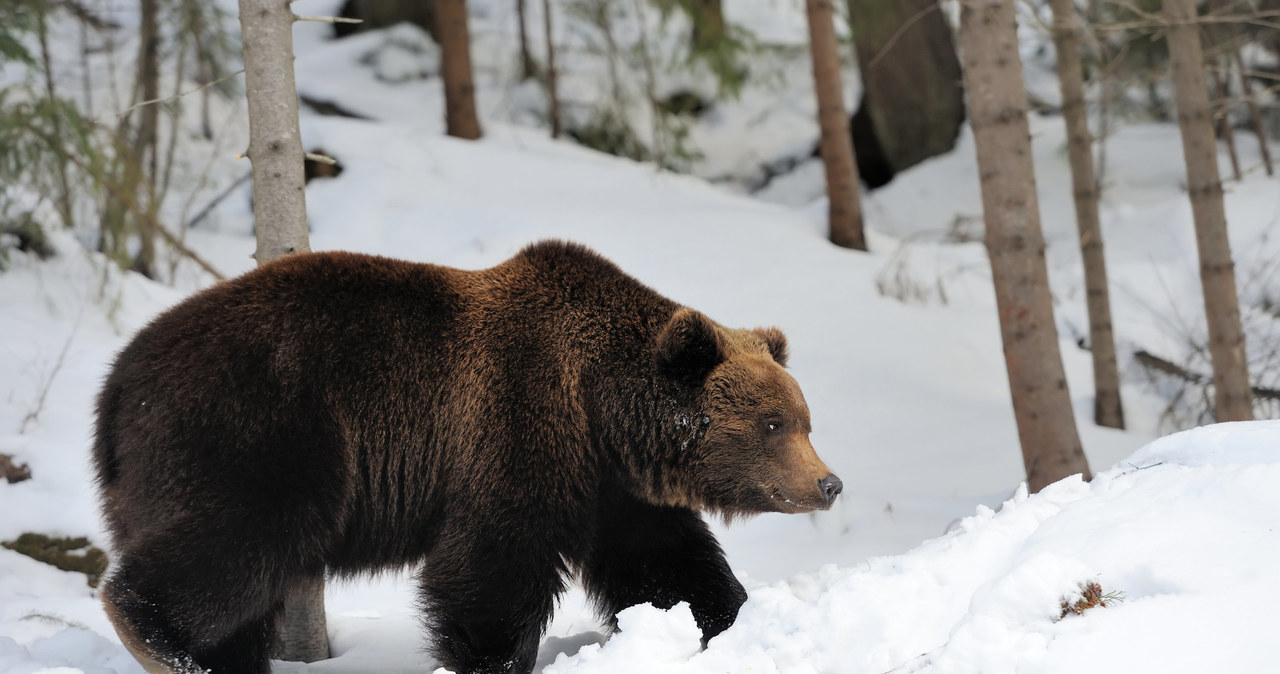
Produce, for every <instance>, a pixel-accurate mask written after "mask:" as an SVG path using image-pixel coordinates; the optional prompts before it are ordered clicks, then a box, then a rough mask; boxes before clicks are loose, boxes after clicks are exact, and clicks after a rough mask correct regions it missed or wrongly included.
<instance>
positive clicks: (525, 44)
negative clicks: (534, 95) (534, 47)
mask: <svg viewBox="0 0 1280 674" xmlns="http://www.w3.org/2000/svg"><path fill="white" fill-rule="evenodd" d="M525 2H526V0H516V21H517V23H519V26H518V28H519V31H520V79H522V80H527V79H529V78H530V77H533V76H534V75H535V74H537V72H538V68H537V66H535V65H534V63H533V52H531V51H530V50H529V28H528V26H527V25H526V23H525V20H526V17H525V14H527V12H526V11H525Z"/></svg>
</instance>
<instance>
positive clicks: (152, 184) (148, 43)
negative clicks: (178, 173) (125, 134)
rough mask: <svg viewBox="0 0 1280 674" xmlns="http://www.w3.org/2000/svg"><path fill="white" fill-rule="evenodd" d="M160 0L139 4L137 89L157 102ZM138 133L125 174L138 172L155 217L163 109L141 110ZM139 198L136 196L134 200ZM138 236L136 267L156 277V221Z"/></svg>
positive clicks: (140, 225) (136, 182)
mask: <svg viewBox="0 0 1280 674" xmlns="http://www.w3.org/2000/svg"><path fill="white" fill-rule="evenodd" d="M158 5H159V3H158V0H142V2H141V3H139V10H140V12H139V14H140V16H139V26H138V43H139V49H138V82H137V83H138V90H139V91H141V97H142V100H143V101H154V100H156V99H157V98H159V97H160V19H159V13H160V8H159V6H158ZM139 113H140V119H139V121H138V129H137V133H136V134H135V135H134V137H133V158H132V161H134V162H137V166H136V167H130V169H128V170H126V173H131V172H136V174H135V175H136V177H137V179H136V180H134V181H131V182H130V184H131V185H133V186H134V189H135V190H137V189H139V188H141V189H140V191H142V192H145V193H146V195H147V211H148V213H151V214H153V215H154V214H155V213H157V212H158V211H159V204H156V203H155V200H156V181H157V180H158V179H159V177H158V176H157V175H156V174H157V167H158V162H157V157H156V143H157V139H158V137H159V130H160V106H159V104H157V103H150V104H147V105H144V106H142V109H141V110H139ZM135 198H136V197H135ZM138 237H139V239H140V243H141V245H140V246H139V247H138V255H137V257H136V258H134V261H133V266H134V269H136V270H137V271H138V272H140V273H142V274H143V275H145V276H147V277H148V278H155V264H156V231H155V220H154V219H152V218H147V219H146V220H143V221H142V222H139V223H138Z"/></svg>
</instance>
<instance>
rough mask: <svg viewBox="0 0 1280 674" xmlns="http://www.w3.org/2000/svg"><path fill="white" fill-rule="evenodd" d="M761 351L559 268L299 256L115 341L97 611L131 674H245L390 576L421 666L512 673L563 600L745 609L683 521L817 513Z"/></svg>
mask: <svg viewBox="0 0 1280 674" xmlns="http://www.w3.org/2000/svg"><path fill="white" fill-rule="evenodd" d="M786 352H787V347H786V342H785V339H784V337H783V335H782V333H781V332H779V331H778V330H777V329H774V328H769V329H757V330H733V329H728V328H725V327H722V326H720V325H717V324H716V323H713V322H712V321H711V320H710V319H708V318H707V317H706V316H704V315H703V314H701V313H698V312H696V311H693V310H691V309H688V308H685V307H681V306H679V305H678V304H676V303H675V302H673V301H671V300H669V299H667V298H665V297H662V296H661V295H659V294H658V293H656V292H654V291H653V290H651V289H649V288H647V287H645V286H644V285H642V284H641V283H640V282H638V281H637V280H635V279H634V278H632V277H630V276H628V275H627V274H625V273H624V272H622V271H621V270H620V269H618V268H617V267H616V266H614V265H613V264H612V263H611V262H609V261H607V260H605V259H604V258H602V257H600V256H598V255H596V254H595V253H593V252H591V251H590V250H588V249H586V248H584V247H582V246H579V245H575V244H568V243H560V242H544V243H539V244H535V245H532V246H529V247H528V248H525V249H524V250H523V251H521V252H520V253H519V254H518V255H516V256H515V257H513V258H511V259H510V260H508V261H506V262H504V263H502V264H500V265H498V266H496V267H493V268H490V269H484V270H479V271H463V270H458V269H451V268H447V267H441V266H434V265H427V264H415V263H410V262H404V261H399V260H392V259H387V258H381V257H372V256H368V255H356V254H351V253H315V254H299V255H294V256H290V257H286V258H284V259H281V260H279V261H276V262H273V263H271V264H267V265H264V266H262V267H261V268H260V269H258V270H256V271H252V272H249V273H247V274H245V275H243V276H241V277H239V278H237V279H234V280H231V281H228V282H225V283H221V284H218V285H216V286H214V287H212V288H210V289H208V290H205V291H203V292H201V293H199V294H197V295H194V296H193V297H191V298H190V299H188V300H186V301H185V302H183V303H181V304H179V305H177V306H176V307H174V308H172V309H170V310H169V311H167V312H165V313H164V314H162V315H161V316H159V317H158V318H156V319H155V320H154V321H153V322H152V323H151V324H150V325H148V326H147V327H146V328H144V329H143V330H142V331H140V332H139V333H138V335H137V336H136V337H135V338H134V339H133V341H132V342H131V343H130V344H129V345H128V346H127V347H126V348H125V349H124V350H123V351H122V352H121V353H120V355H119V357H118V358H117V360H116V362H115V365H114V369H113V370H112V372H111V374H110V376H109V377H108V378H107V380H106V383H105V385H104V387H103V390H102V392H101V394H100V396H99V399H98V408H97V428H96V440H95V445H94V459H95V464H96V469H97V479H98V482H99V486H100V490H101V496H102V504H103V509H104V511H105V515H106V522H107V525H108V528H109V530H110V532H111V535H112V539H113V540H112V547H113V549H114V562H113V564H112V569H111V572H110V573H109V577H108V579H107V580H106V581H105V584H104V586H103V591H102V599H103V602H104V604H105V606H106V609H107V613H108V615H109V617H110V618H111V621H112V623H113V624H114V625H115V627H116V630H117V631H118V633H119V634H120V637H121V639H122V640H123V642H124V643H125V645H126V646H127V647H128V648H129V649H130V650H131V651H132V652H133V654H134V655H135V656H136V657H137V658H138V659H139V661H140V662H143V664H144V665H146V666H147V667H148V669H149V670H150V671H154V672H191V671H212V672H235V673H237V674H243V673H245V672H266V671H268V669H269V663H268V651H269V647H270V644H271V643H272V639H273V634H274V632H273V630H274V623H275V620H276V618H277V617H278V614H279V613H280V607H281V602H282V598H283V597H284V596H285V594H286V593H287V592H288V590H289V589H290V588H291V587H292V586H293V585H294V584H296V583H298V582H299V581H301V580H314V579H316V578H317V577H320V576H322V575H324V574H330V575H333V576H339V577H341V576H351V575H355V574H361V573H367V572H373V571H378V570H382V569H397V568H403V567H406V566H414V567H416V569H417V580H418V583H419V586H420V600H421V606H422V611H423V615H424V623H425V625H426V626H427V628H428V629H429V631H430V633H431V636H432V637H433V641H432V654H433V655H434V656H435V657H436V658H438V660H439V662H440V663H441V664H442V665H444V666H445V667H448V668H450V669H452V670H454V671H455V672H459V673H460V674H461V673H472V672H529V671H530V670H531V669H532V667H533V664H534V660H535V657H536V655H537V648H538V643H539V640H540V638H541V635H542V632H543V630H544V628H545V627H546V625H547V622H548V620H549V618H550V616H551V612H552V609H553V606H554V603H555V599H556V597H557V595H558V594H559V593H560V592H561V591H562V590H563V589H564V588H565V583H566V582H567V581H568V580H570V579H572V578H573V577H575V576H576V577H577V578H578V579H579V580H580V581H581V583H582V584H583V586H584V588H585V589H586V591H587V592H588V594H589V595H590V597H591V598H592V600H593V602H594V604H595V605H596V607H597V608H598V609H599V611H600V613H601V614H602V616H603V617H604V618H605V619H606V620H611V619H612V617H613V616H614V615H615V614H616V613H617V612H618V611H619V610H621V609H623V608H625V607H628V606H631V605H634V604H639V603H643V602H651V603H653V604H654V605H656V606H659V607H670V606H673V605H674V604H676V603H677V602H680V601H685V602H688V603H689V605H690V607H691V608H692V611H693V615H694V617H695V618H696V619H697V622H698V625H699V626H700V627H701V629H702V630H703V634H704V636H705V638H706V639H710V638H711V637H712V636H714V635H716V634H718V633H720V632H721V631H722V630H724V629H725V628H727V627H728V626H729V625H730V624H732V623H733V621H734V619H735V618H736V617H737V614H738V608H739V607H740V606H741V605H742V603H743V601H745V599H746V593H745V592H744V590H743V588H742V585H741V584H740V583H739V582H738V581H737V580H736V579H735V578H734V576H733V574H732V573H731V572H730V570H729V566H728V564H727V563H726V562H725V558H724V553H723V552H722V551H721V549H720V547H719V545H718V544H717V542H716V540H715V538H714V537H713V536H712V534H711V532H710V531H709V529H708V527H707V526H706V524H705V523H704V521H703V520H702V518H701V517H700V516H699V514H698V511H707V512H711V513H715V514H719V515H722V516H724V517H726V518H734V517H737V516H743V515H750V514H753V513H762V512H787V513H803V512H810V511H814V510H819V509H824V508H828V507H830V505H831V503H832V501H833V500H834V498H835V496H836V494H838V493H839V492H840V490H841V483H840V480H839V479H837V478H836V477H835V476H834V475H832V474H831V471H830V470H829V469H828V468H827V467H826V466H825V465H824V464H823V462H822V461H821V460H820V459H819V458H818V456H817V455H816V454H815V453H814V450H813V446H812V445H811V444H810V443H809V439H808V435H809V430H810V427H809V411H808V408H807V407H806V405H805V401H804V397H803V396H802V395H801V393H800V388H799V387H798V386H797V385H796V382H795V380H794V379H792V378H791V376H790V375H788V374H787V373H786V371H784V370H783V365H785V363H786Z"/></svg>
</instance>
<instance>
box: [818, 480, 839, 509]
mask: <svg viewBox="0 0 1280 674" xmlns="http://www.w3.org/2000/svg"><path fill="white" fill-rule="evenodd" d="M818 491H820V492H822V498H824V499H826V501H827V505H831V504H832V503H833V502H834V501H835V500H836V495H837V494H839V493H840V492H842V491H844V483H843V482H841V481H840V478H838V477H836V476H835V475H828V476H826V477H824V478H822V479H821V480H818Z"/></svg>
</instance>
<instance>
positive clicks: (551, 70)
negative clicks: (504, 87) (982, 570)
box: [542, 0, 560, 138]
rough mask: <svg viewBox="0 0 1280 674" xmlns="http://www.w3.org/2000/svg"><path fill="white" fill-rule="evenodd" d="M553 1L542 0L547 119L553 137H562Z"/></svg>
mask: <svg viewBox="0 0 1280 674" xmlns="http://www.w3.org/2000/svg"><path fill="white" fill-rule="evenodd" d="M551 18H552V17H551V0H542V23H543V28H544V29H545V31H546V34H547V74H546V78H547V79H546V83H547V119H548V121H549V122H550V123H551V137H552V138H559V137H560V92H559V90H558V87H557V82H556V78H557V76H558V75H557V73H556V43H555V40H554V39H553V37H552V32H551V24H552V21H551Z"/></svg>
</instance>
